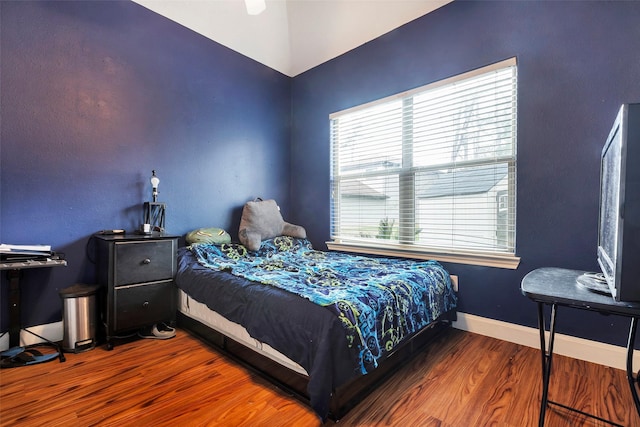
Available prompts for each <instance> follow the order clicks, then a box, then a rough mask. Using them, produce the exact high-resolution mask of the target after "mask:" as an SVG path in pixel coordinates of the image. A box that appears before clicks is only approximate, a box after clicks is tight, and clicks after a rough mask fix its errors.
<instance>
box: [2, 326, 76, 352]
mask: <svg viewBox="0 0 640 427" xmlns="http://www.w3.org/2000/svg"><path fill="white" fill-rule="evenodd" d="M28 329H29V330H30V331H32V332H34V333H36V334H38V335H40V336H41V337H43V338H46V339H48V340H49V341H51V342H58V341H62V337H63V335H64V327H63V323H62V320H61V321H59V322H55V323H47V324H46V325H36V326H30V327H29V328H28ZM41 342H44V341H43V340H41V339H40V338H38V337H37V336H35V335H32V334H30V333H29V332H25V331H24V330H21V331H20V345H22V346H25V345H31V344H38V343H41ZM8 348H9V334H8V333H6V334H4V335H3V336H2V338H0V351H4V350H6V349H8Z"/></svg>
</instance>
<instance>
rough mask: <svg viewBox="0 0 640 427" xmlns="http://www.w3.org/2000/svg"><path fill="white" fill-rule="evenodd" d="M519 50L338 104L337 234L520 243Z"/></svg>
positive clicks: (372, 239)
mask: <svg viewBox="0 0 640 427" xmlns="http://www.w3.org/2000/svg"><path fill="white" fill-rule="evenodd" d="M516 94H517V67H516V61H515V58H513V59H509V60H506V61H502V62H500V63H497V64H493V65H490V66H487V67H484V68H482V69H478V70H474V71H471V72H469V73H465V74H463V75H460V76H455V77H452V78H450V79H446V80H443V81H440V82H436V83H433V84H430V85H427V86H424V87H421V88H418V89H415V90H412V91H410V92H406V93H402V94H399V95H396V96H392V97H389V98H385V99H382V100H379V101H376V102H373V103H369V104H366V105H362V106H358V107H354V108H351V109H349V110H345V111H342V112H338V113H334V114H332V115H331V116H330V122H331V171H332V176H331V235H332V236H331V237H332V239H333V240H334V241H336V242H353V243H356V244H358V245H359V246H365V247H366V246H374V247H381V246H383V247H388V248H391V249H398V250H400V251H401V250H405V249H410V250H411V251H428V252H433V251H440V252H446V253H455V252H469V251H470V252H479V253H487V252H489V253H506V254H514V253H515V223H516V222H515V221H516V212H515V209H516V203H515V195H516V104H517V102H516Z"/></svg>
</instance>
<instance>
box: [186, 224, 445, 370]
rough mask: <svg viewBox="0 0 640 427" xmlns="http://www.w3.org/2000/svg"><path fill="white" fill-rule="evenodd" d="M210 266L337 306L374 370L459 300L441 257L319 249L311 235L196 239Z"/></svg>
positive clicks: (362, 361)
mask: <svg viewBox="0 0 640 427" xmlns="http://www.w3.org/2000/svg"><path fill="white" fill-rule="evenodd" d="M191 250H192V252H193V253H194V254H195V255H196V258H197V260H198V262H199V263H200V264H201V265H203V266H205V267H208V268H211V269H215V270H221V271H229V272H231V273H232V274H233V275H235V276H239V277H243V278H245V279H248V280H252V281H255V282H259V283H262V284H267V285H270V286H273V287H277V288H280V289H283V290H286V291H288V292H291V293H294V294H296V295H299V296H301V297H303V298H306V299H308V300H310V301H311V302H313V303H315V304H318V305H320V306H323V307H326V308H327V309H329V310H331V311H332V312H333V313H334V314H335V316H337V317H338V318H339V319H340V322H341V324H342V326H343V327H344V330H345V334H346V338H347V341H348V345H349V347H355V349H357V354H358V355H359V365H360V371H361V373H362V374H365V373H367V372H370V371H371V370H373V369H375V368H376V367H377V366H378V362H379V360H381V359H383V358H384V357H385V356H386V355H387V354H388V353H389V352H391V351H392V350H393V349H394V348H395V346H396V345H398V344H399V343H400V342H401V341H402V340H403V338H405V337H408V336H410V335H412V334H413V333H415V332H417V331H419V330H420V329H422V328H423V327H425V326H427V325H428V324H430V323H431V322H433V321H434V320H436V319H437V318H438V317H439V316H440V315H441V314H442V313H444V312H447V311H449V310H451V309H453V308H455V306H456V302H457V301H456V296H455V294H454V292H453V289H452V287H451V283H450V277H449V274H448V273H447V271H446V270H445V269H444V268H443V267H442V266H441V265H440V264H439V263H437V262H435V261H409V260H399V259H392V258H372V257H363V256H354V255H346V254H343V253H335V252H322V251H316V250H314V249H313V248H312V246H311V243H310V242H309V241H308V240H306V239H297V238H292V237H285V236H283V237H277V238H275V239H271V240H267V241H264V242H263V243H262V245H261V247H260V249H259V250H258V251H256V252H250V251H248V250H247V249H246V248H245V247H244V246H242V245H239V244H234V243H231V244H225V245H221V246H216V245H210V244H194V245H192V247H191Z"/></svg>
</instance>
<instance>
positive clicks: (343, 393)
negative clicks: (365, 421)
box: [176, 236, 457, 420]
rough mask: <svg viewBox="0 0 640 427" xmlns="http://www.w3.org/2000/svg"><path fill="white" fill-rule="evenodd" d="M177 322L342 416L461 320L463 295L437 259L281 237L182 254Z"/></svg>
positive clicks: (323, 413)
mask: <svg viewBox="0 0 640 427" xmlns="http://www.w3.org/2000/svg"><path fill="white" fill-rule="evenodd" d="M176 284H177V287H178V294H179V297H178V325H179V326H181V327H183V328H185V329H187V330H189V331H191V332H193V333H195V334H197V335H199V336H200V337H202V338H205V339H206V340H207V341H208V342H209V343H211V344H214V345H215V346H217V347H218V348H220V349H222V350H223V351H225V352H226V353H227V354H228V355H229V356H231V357H233V358H235V359H236V360H238V361H240V362H242V363H245V364H247V365H248V366H250V367H251V368H253V369H255V370H257V371H258V372H260V373H261V374H262V375H264V376H266V377H267V378H268V379H269V380H270V381H272V382H273V383H275V384H276V385H277V386H279V387H280V388H282V389H283V390H285V391H287V392H290V393H292V394H294V395H295V396H296V397H298V398H300V399H302V400H303V401H305V402H307V403H308V404H309V405H310V406H311V408H312V409H313V410H314V411H315V412H316V413H317V414H318V416H319V417H320V418H321V419H322V420H326V419H327V418H328V417H330V418H332V419H340V418H341V417H342V416H344V414H345V413H346V412H347V411H348V410H349V409H351V408H352V407H353V406H355V404H357V403H358V402H359V401H360V400H361V399H362V398H364V397H365V396H366V394H367V393H369V392H370V391H371V390H372V389H374V388H375V386H376V385H377V384H378V383H379V382H380V381H382V380H383V379H384V378H385V377H387V376H388V375H389V374H390V373H391V372H393V371H394V370H396V369H397V368H398V367H399V366H401V365H402V364H403V363H404V362H405V361H406V360H407V359H408V358H410V357H412V355H413V354H415V353H416V352H417V351H419V350H421V349H422V348H423V347H424V345H426V344H427V343H428V342H429V341H430V340H432V339H433V337H434V336H436V335H437V334H438V333H439V332H440V331H442V330H444V329H445V328H447V327H448V326H450V323H451V321H452V320H455V308H456V303H457V300H456V295H455V292H454V291H453V288H452V285H451V280H450V277H449V275H448V273H447V272H446V270H445V269H444V268H443V267H442V266H441V265H440V264H438V263H437V262H434V261H408V260H398V259H392V258H374V257H363V256H354V255H348V254H342V253H337V252H324V251H317V250H314V249H313V247H312V245H311V243H310V242H309V241H308V240H307V239H303V238H294V237H290V236H278V237H275V238H273V239H266V240H265V241H263V242H262V243H261V245H260V247H259V249H258V250H257V251H249V250H247V249H246V247H244V246H243V245H241V244H236V243H225V244H205V243H200V244H194V245H191V246H189V247H183V248H180V249H179V251H178V270H177V276H176Z"/></svg>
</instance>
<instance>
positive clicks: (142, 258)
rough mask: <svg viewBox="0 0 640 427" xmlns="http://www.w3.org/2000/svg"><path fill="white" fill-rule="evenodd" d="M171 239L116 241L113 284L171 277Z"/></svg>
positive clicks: (172, 248) (173, 255)
mask: <svg viewBox="0 0 640 427" xmlns="http://www.w3.org/2000/svg"><path fill="white" fill-rule="evenodd" d="M173 252H174V244H173V241H172V240H155V241H154V240H151V241H130V242H118V243H117V244H116V245H115V259H116V263H115V266H116V271H115V286H121V285H128V284H131V283H140V282H153V281H158V280H165V279H170V278H173V274H174V272H173V265H174V263H173V260H174V258H175V254H174V253H173Z"/></svg>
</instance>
